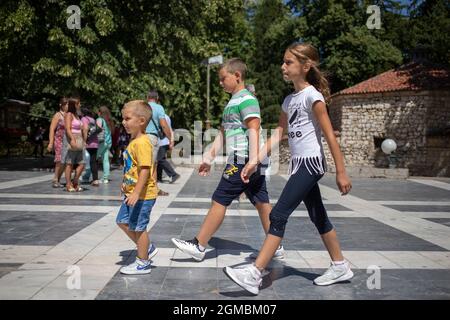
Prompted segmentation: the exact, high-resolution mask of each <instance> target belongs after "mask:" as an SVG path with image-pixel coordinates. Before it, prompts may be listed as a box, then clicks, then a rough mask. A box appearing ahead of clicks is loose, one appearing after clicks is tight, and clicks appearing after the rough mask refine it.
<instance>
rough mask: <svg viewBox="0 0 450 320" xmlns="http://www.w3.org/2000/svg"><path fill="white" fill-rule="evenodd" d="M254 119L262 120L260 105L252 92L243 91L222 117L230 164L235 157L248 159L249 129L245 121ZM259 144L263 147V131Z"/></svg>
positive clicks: (232, 101)
mask: <svg viewBox="0 0 450 320" xmlns="http://www.w3.org/2000/svg"><path fill="white" fill-rule="evenodd" d="M252 117H256V118H260V119H261V113H260V109H259V103H258V100H257V99H256V98H255V96H253V95H252V94H251V93H250V91H248V90H247V89H243V90H241V91H239V92H237V93H235V94H234V95H233V96H232V97H231V99H230V101H229V102H228V104H227V105H226V107H225V109H224V111H223V116H222V126H223V128H224V131H225V139H226V153H227V155H228V156H229V158H228V161H229V162H230V161H232V160H231V159H232V158H231V157H232V156H234V155H236V156H237V157H239V158H247V157H248V153H249V150H248V148H249V146H248V133H247V130H248V129H247V127H246V126H245V120H246V119H248V118H252ZM259 143H260V147H261V144H262V143H263V138H262V134H261V131H260V140H259Z"/></svg>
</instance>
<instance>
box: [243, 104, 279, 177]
mask: <svg viewBox="0 0 450 320" xmlns="http://www.w3.org/2000/svg"><path fill="white" fill-rule="evenodd" d="M286 129H287V115H286V113H285V112H284V111H281V113H280V117H279V119H278V126H277V127H276V128H275V130H274V132H273V134H272V135H271V136H270V138H268V139H267V142H266V144H265V145H264V146H263V147H262V148H261V149H260V150H259V154H258V160H257V163H255V162H253V163H251V161H249V162H248V163H247V164H246V165H245V167H244V168H243V169H242V171H241V179H242V181H244V182H245V183H248V182H249V181H250V176H251V175H252V174H253V173H254V172H255V170H256V167H257V166H258V164H260V163H261V162H262V161H263V160H264V159H265V158H266V157H267V156H268V155H270V154H271V152H272V149H273V148H275V147H276V146H277V145H278V144H279V143H280V141H281V139H282V138H283V135H284V132H285V131H286Z"/></svg>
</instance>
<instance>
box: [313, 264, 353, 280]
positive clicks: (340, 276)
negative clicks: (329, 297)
mask: <svg viewBox="0 0 450 320" xmlns="http://www.w3.org/2000/svg"><path fill="white" fill-rule="evenodd" d="M351 278H353V272H352V270H350V265H349V263H348V262H347V261H345V262H344V263H343V264H335V263H333V262H331V264H330V267H329V268H328V270H327V271H325V273H324V274H323V275H321V276H320V277H317V278H316V279H314V284H315V285H318V286H328V285H330V284H333V283H337V282H342V281H346V280H350V279H351Z"/></svg>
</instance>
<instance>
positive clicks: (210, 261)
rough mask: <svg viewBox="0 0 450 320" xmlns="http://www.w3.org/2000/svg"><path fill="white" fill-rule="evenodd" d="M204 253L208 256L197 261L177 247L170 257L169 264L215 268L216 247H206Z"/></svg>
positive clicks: (172, 265) (173, 265)
mask: <svg viewBox="0 0 450 320" xmlns="http://www.w3.org/2000/svg"><path fill="white" fill-rule="evenodd" d="M206 253H207V254H208V257H207V258H205V259H204V260H203V261H200V262H199V261H195V260H194V259H193V258H191V257H190V256H188V255H187V254H185V253H183V252H181V251H180V250H178V249H177V250H176V251H175V253H174V255H173V257H172V263H171V265H170V266H171V267H185V268H217V252H216V249H206ZM176 260H179V261H176Z"/></svg>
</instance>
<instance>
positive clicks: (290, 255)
mask: <svg viewBox="0 0 450 320" xmlns="http://www.w3.org/2000/svg"><path fill="white" fill-rule="evenodd" d="M285 267H291V268H296V269H309V264H308V262H306V260H305V259H304V258H303V257H302V256H301V255H300V254H299V252H298V251H297V250H285V256H284V259H272V261H271V262H270V263H269V265H268V268H285Z"/></svg>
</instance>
